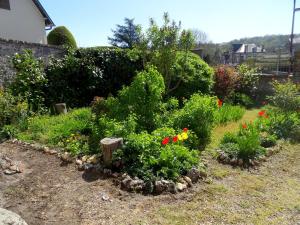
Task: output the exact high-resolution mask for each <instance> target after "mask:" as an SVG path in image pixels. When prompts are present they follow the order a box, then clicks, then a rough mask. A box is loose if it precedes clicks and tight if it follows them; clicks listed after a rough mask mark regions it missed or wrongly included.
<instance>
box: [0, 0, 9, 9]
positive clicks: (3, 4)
mask: <svg viewBox="0 0 300 225" xmlns="http://www.w3.org/2000/svg"><path fill="white" fill-rule="evenodd" d="M0 9H7V10H10V4H9V0H0Z"/></svg>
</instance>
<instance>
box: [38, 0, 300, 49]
mask: <svg viewBox="0 0 300 225" xmlns="http://www.w3.org/2000/svg"><path fill="white" fill-rule="evenodd" d="M40 1H41V3H42V5H43V6H44V8H45V9H46V11H47V12H48V14H49V15H50V17H51V18H52V20H53V21H54V23H55V24H56V25H57V26H62V25H63V26H66V27H67V28H68V29H69V30H70V31H71V32H72V33H73V35H74V37H75V39H76V41H77V44H78V45H79V46H80V47H92V46H104V45H109V42H108V40H107V37H108V36H111V35H112V32H111V30H112V29H114V28H115V27H116V24H123V23H124V18H125V17H128V18H134V19H135V20H134V21H135V23H136V24H140V25H142V27H143V28H144V29H146V28H148V26H149V19H150V18H154V19H155V21H156V22H157V23H158V24H161V21H162V15H163V13H164V12H168V13H169V15H170V17H171V19H174V20H175V21H177V22H178V21H181V23H182V28H184V29H200V30H202V31H204V32H205V33H207V34H208V36H209V39H210V40H211V41H213V42H215V43H222V42H227V41H231V40H233V39H239V38H243V37H253V36H263V35H267V34H290V33H291V24H292V10H293V0H40ZM298 2H299V4H298V5H299V7H300V1H299V0H298ZM298 5H297V7H298ZM298 14H299V15H296V24H295V27H296V28H295V32H296V33H300V27H299V28H298V27H297V26H298V25H300V12H299V13H298Z"/></svg>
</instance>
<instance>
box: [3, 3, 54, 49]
mask: <svg viewBox="0 0 300 225" xmlns="http://www.w3.org/2000/svg"><path fill="white" fill-rule="evenodd" d="M53 26H55V25H54V23H53V21H52V20H51V18H50V17H49V15H48V14H47V12H46V10H45V9H44V8H43V6H42V5H41V3H40V2H39V0H0V38H4V39H12V40H18V41H25V42H31V43H40V44H47V37H46V30H49V29H51V28H52V27H53Z"/></svg>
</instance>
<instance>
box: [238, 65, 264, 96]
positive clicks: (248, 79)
mask: <svg viewBox="0 0 300 225" xmlns="http://www.w3.org/2000/svg"><path fill="white" fill-rule="evenodd" d="M237 73H238V75H239V85H238V88H237V91H238V92H240V93H243V94H246V95H248V96H251V95H253V94H254V92H255V88H256V86H257V84H258V81H259V75H258V74H257V68H255V67H250V66H249V65H247V64H241V65H239V66H238V67H237Z"/></svg>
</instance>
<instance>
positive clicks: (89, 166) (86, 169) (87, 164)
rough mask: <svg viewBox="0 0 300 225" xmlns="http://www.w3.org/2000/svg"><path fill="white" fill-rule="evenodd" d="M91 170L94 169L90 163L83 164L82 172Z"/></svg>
mask: <svg viewBox="0 0 300 225" xmlns="http://www.w3.org/2000/svg"><path fill="white" fill-rule="evenodd" d="M92 169H94V165H93V164H90V163H85V164H84V170H85V171H91V170H92Z"/></svg>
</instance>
